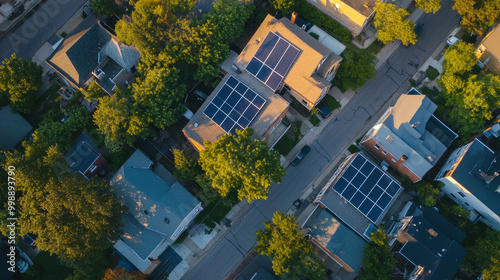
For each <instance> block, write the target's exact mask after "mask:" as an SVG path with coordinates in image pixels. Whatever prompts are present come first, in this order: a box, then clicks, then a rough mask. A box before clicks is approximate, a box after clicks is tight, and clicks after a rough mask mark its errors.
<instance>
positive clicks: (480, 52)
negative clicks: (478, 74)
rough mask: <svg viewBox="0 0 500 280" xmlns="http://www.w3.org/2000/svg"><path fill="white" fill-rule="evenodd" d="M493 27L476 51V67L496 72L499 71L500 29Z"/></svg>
mask: <svg viewBox="0 0 500 280" xmlns="http://www.w3.org/2000/svg"><path fill="white" fill-rule="evenodd" d="M498 26H499V25H497V26H495V27H494V28H493V30H491V32H490V33H488V34H487V35H486V36H485V37H484V39H483V40H482V41H481V44H479V46H478V47H477V49H476V52H475V53H476V57H477V59H478V65H479V66H480V67H481V68H484V67H486V68H488V69H489V70H490V71H493V72H496V71H499V70H500V29H499V28H498Z"/></svg>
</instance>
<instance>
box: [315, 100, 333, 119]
mask: <svg viewBox="0 0 500 280" xmlns="http://www.w3.org/2000/svg"><path fill="white" fill-rule="evenodd" d="M316 108H317V109H318V112H319V114H320V115H321V116H322V117H323V119H327V118H328V117H329V116H330V115H331V114H332V111H331V110H330V108H328V106H326V105H325V104H322V103H319V104H318V106H316Z"/></svg>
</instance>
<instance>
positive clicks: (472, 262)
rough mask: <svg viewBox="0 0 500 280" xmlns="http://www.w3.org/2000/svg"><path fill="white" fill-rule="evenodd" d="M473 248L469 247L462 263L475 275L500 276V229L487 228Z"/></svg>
mask: <svg viewBox="0 0 500 280" xmlns="http://www.w3.org/2000/svg"><path fill="white" fill-rule="evenodd" d="M475 241H476V242H475V244H474V245H473V246H472V247H471V248H467V254H466V255H465V258H464V261H463V263H462V265H463V266H464V268H465V269H466V270H467V271H469V272H470V273H473V274H475V275H479V274H481V273H483V272H484V273H485V276H488V278H486V277H485V278H484V279H498V277H499V276H500V274H499V272H500V271H499V269H498V263H499V260H500V231H496V230H494V229H490V228H487V229H486V233H485V235H484V236H482V237H481V238H478V239H476V240H475Z"/></svg>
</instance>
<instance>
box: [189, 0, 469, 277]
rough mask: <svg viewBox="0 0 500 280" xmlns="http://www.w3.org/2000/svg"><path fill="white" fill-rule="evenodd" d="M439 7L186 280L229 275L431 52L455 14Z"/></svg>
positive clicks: (444, 4) (448, 29)
mask: <svg viewBox="0 0 500 280" xmlns="http://www.w3.org/2000/svg"><path fill="white" fill-rule="evenodd" d="M441 5H442V7H441V9H440V10H439V11H438V12H437V13H436V14H435V15H432V14H431V15H429V14H426V15H424V16H422V18H420V20H419V21H418V22H419V23H423V24H424V26H423V29H422V31H421V33H420V34H419V36H418V38H417V39H418V42H417V44H416V45H414V46H410V47H407V48H404V47H401V48H399V49H398V50H396V52H395V53H394V54H393V55H392V56H391V57H390V58H389V60H388V61H387V64H386V65H385V66H383V67H382V68H381V69H380V70H379V71H378V72H377V74H376V77H375V78H374V79H373V80H371V81H369V82H368V83H367V84H366V85H365V86H364V87H363V88H362V89H361V90H360V91H359V92H358V93H357V94H356V96H355V97H354V98H353V99H351V101H350V102H349V103H348V104H347V106H345V107H344V108H343V109H342V111H341V113H340V114H339V115H338V116H337V117H336V119H334V120H333V121H332V122H330V124H328V126H327V127H326V128H325V130H324V131H323V132H322V133H321V135H320V136H319V137H318V139H317V140H316V141H315V142H314V143H313V144H312V145H311V147H312V150H311V152H310V153H309V154H308V155H307V157H305V158H304V160H303V161H302V162H301V164H300V165H298V166H297V167H294V166H290V167H289V168H288V169H287V174H286V176H285V178H284V180H283V182H282V183H281V184H279V185H274V186H272V188H271V191H270V193H269V198H268V199H267V200H260V201H256V202H254V203H253V205H252V207H251V208H250V210H249V211H248V212H247V213H246V214H245V215H244V216H243V217H242V218H241V219H240V220H239V221H238V222H237V223H235V224H234V225H233V227H232V228H231V229H230V230H228V231H227V233H226V234H225V235H224V236H223V237H222V238H221V239H220V240H219V242H218V243H217V244H216V245H215V246H214V247H213V248H212V249H211V250H210V252H208V253H207V255H205V257H204V258H203V259H202V260H201V261H200V262H199V263H198V265H197V266H196V267H194V268H193V269H192V270H191V271H190V272H189V273H188V274H186V275H185V276H184V279H186V280H199V279H211V280H216V279H224V278H225V277H226V275H228V273H230V272H231V270H232V269H233V268H234V267H235V266H236V265H237V264H238V263H239V262H240V261H241V260H242V259H243V258H244V257H245V255H246V254H247V253H249V252H250V250H251V249H252V247H253V246H254V245H255V239H256V235H255V231H257V230H259V229H262V228H263V227H264V226H263V223H264V221H269V220H270V219H271V218H272V215H273V213H274V212H275V211H286V210H287V209H288V208H289V207H290V206H291V204H292V203H293V201H294V200H296V199H297V197H299V196H300V194H301V193H302V191H303V190H304V188H306V187H307V186H308V185H309V184H310V183H311V182H312V181H313V180H314V179H315V178H316V177H317V176H318V175H319V174H320V173H321V172H322V171H323V170H324V169H325V168H326V167H327V165H328V164H329V163H330V162H331V161H332V160H333V159H334V158H335V157H336V156H337V155H338V154H339V153H340V152H341V151H342V149H343V148H344V147H345V146H346V144H348V143H350V142H351V141H353V138H354V137H355V135H356V134H357V133H358V132H359V131H360V130H361V129H363V127H364V126H365V124H366V123H367V122H368V121H369V120H370V119H371V118H372V116H374V115H375V114H376V113H377V112H378V111H379V110H385V109H386V108H385V107H384V108H382V106H383V105H384V104H385V102H386V101H388V100H389V99H390V98H391V97H392V96H393V95H394V94H396V93H401V92H398V90H399V89H400V87H401V86H402V85H403V83H405V82H406V81H407V80H408V79H409V77H410V76H411V75H412V74H413V73H415V71H416V70H417V68H418V66H419V65H421V64H422V63H424V62H425V60H426V59H427V58H428V57H429V56H430V55H431V54H432V52H433V51H434V50H435V49H436V48H437V46H438V45H439V44H440V43H441V42H443V41H444V40H445V39H446V37H447V35H448V34H449V33H450V32H451V31H452V29H453V28H454V27H455V26H456V25H457V24H458V23H459V20H460V17H459V15H458V14H457V13H456V11H453V10H452V9H451V7H452V5H453V2H452V1H451V0H443V1H441Z"/></svg>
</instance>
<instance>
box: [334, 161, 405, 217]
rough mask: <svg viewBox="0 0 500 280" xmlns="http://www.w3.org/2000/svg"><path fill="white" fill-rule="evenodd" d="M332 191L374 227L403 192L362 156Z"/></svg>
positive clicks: (350, 165) (346, 171) (346, 170)
mask: <svg viewBox="0 0 500 280" xmlns="http://www.w3.org/2000/svg"><path fill="white" fill-rule="evenodd" d="M332 188H333V190H334V191H335V192H337V193H338V194H340V195H341V196H342V197H344V198H345V199H346V200H347V201H349V202H350V203H351V205H353V206H354V207H356V208H357V209H358V210H359V211H360V212H361V213H363V214H364V215H365V216H366V217H367V218H368V219H369V220H371V221H372V222H374V223H376V222H377V220H378V219H379V218H380V215H382V213H383V212H384V211H385V209H386V208H387V206H388V205H389V204H390V202H391V200H392V199H393V197H394V196H395V195H396V194H397V193H398V192H399V191H400V190H401V189H402V188H401V186H400V185H399V184H398V183H397V182H396V181H394V180H393V179H392V178H391V177H389V176H388V175H386V174H385V173H384V172H382V171H381V170H380V169H379V168H378V167H377V166H376V165H375V164H373V163H372V162H371V161H369V160H368V159H366V158H365V157H364V156H362V155H361V154H357V155H355V157H354V159H353V160H352V161H351V163H350V164H349V165H348V166H346V167H345V168H344V172H343V173H342V175H341V176H340V177H339V178H338V179H337V180H336V181H335V183H334V184H333V185H332Z"/></svg>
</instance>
